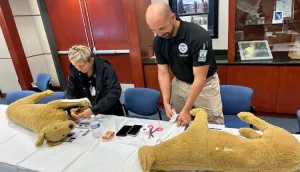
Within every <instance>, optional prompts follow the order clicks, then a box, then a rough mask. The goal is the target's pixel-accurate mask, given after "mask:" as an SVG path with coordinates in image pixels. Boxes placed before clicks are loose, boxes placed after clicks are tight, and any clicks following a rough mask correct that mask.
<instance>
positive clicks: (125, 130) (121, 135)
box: [116, 125, 132, 137]
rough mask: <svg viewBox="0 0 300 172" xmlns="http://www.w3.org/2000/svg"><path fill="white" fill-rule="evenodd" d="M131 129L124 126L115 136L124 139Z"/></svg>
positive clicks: (129, 126)
mask: <svg viewBox="0 0 300 172" xmlns="http://www.w3.org/2000/svg"><path fill="white" fill-rule="evenodd" d="M131 128H132V126H131V125H124V126H123V127H122V128H121V129H120V130H119V131H118V132H117V134H116V136H120V137H125V136H126V135H127V133H128V131H129V130H130V129H131Z"/></svg>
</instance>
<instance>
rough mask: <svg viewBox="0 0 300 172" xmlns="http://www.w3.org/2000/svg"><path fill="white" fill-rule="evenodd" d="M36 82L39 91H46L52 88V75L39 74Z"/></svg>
mask: <svg viewBox="0 0 300 172" xmlns="http://www.w3.org/2000/svg"><path fill="white" fill-rule="evenodd" d="M35 84H36V87H37V88H38V90H39V91H46V90H48V89H50V86H51V75H50V74H47V73H40V74H38V76H37V78H36V83H35Z"/></svg>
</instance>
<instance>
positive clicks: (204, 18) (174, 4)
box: [169, 0, 219, 38]
mask: <svg viewBox="0 0 300 172" xmlns="http://www.w3.org/2000/svg"><path fill="white" fill-rule="evenodd" d="M169 5H170V7H171V9H172V11H173V13H175V14H176V16H177V17H178V18H180V19H181V20H182V21H186V22H192V23H195V24H197V25H199V26H201V27H203V28H204V29H206V30H207V31H208V33H209V34H210V35H211V37H212V38H218V36H219V35H218V34H219V30H218V24H219V17H218V16H219V0H169Z"/></svg>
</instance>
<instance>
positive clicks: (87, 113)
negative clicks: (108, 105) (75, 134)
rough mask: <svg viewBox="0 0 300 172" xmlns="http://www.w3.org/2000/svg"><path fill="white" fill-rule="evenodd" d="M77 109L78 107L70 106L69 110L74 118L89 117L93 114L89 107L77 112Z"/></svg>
mask: <svg viewBox="0 0 300 172" xmlns="http://www.w3.org/2000/svg"><path fill="white" fill-rule="evenodd" d="M78 110H79V109H78V108H72V109H71V110H70V113H71V116H72V117H73V118H74V119H76V120H78V119H81V118H90V117H91V115H92V114H93V112H92V110H91V109H90V108H88V109H85V110H84V111H83V112H81V113H78Z"/></svg>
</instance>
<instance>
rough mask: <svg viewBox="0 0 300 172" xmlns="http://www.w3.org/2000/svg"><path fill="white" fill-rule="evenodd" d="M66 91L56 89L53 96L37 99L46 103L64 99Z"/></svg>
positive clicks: (41, 102)
mask: <svg viewBox="0 0 300 172" xmlns="http://www.w3.org/2000/svg"><path fill="white" fill-rule="evenodd" d="M64 96H65V93H64V92H62V91H56V92H54V94H53V95H52V96H48V97H44V98H43V99H41V100H39V101H37V102H36V103H37V104H46V103H48V102H51V101H53V100H60V99H64Z"/></svg>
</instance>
